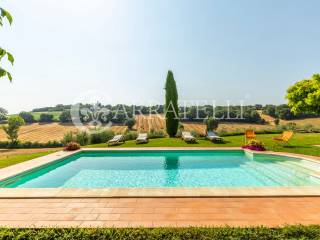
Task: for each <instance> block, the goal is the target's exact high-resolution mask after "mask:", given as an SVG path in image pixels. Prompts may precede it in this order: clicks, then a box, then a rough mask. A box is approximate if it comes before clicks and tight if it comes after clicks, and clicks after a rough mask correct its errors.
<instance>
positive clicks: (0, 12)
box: [0, 7, 14, 81]
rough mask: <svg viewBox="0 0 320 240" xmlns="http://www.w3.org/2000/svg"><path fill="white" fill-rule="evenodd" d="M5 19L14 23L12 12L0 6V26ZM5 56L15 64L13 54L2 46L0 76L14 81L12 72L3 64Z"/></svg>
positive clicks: (0, 48) (0, 50)
mask: <svg viewBox="0 0 320 240" xmlns="http://www.w3.org/2000/svg"><path fill="white" fill-rule="evenodd" d="M5 19H6V20H7V21H8V22H9V24H10V25H11V24H12V16H11V14H10V13H9V12H8V11H7V10H5V9H3V8H2V7H0V27H2V26H3V22H4V20H5ZM5 57H6V58H7V59H8V61H9V62H10V63H11V64H12V65H13V63H14V57H13V56H12V54H11V53H10V52H8V51H6V50H5V49H3V48H2V47H0V78H2V77H8V79H9V80H10V81H12V76H11V74H10V72H8V71H7V70H5V69H4V68H2V66H1V65H2V64H1V61H2V60H3V58H5Z"/></svg>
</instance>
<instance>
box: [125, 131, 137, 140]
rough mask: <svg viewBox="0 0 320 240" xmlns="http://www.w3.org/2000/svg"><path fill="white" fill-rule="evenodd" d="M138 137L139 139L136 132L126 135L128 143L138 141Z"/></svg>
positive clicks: (129, 132)
mask: <svg viewBox="0 0 320 240" xmlns="http://www.w3.org/2000/svg"><path fill="white" fill-rule="evenodd" d="M137 137H138V133H137V132H134V131H127V132H126V133H125V135H124V139H125V140H126V141H130V140H136V138H137Z"/></svg>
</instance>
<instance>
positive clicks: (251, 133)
mask: <svg viewBox="0 0 320 240" xmlns="http://www.w3.org/2000/svg"><path fill="white" fill-rule="evenodd" d="M244 138H245V143H247V141H248V140H252V139H255V138H256V134H255V132H254V131H253V130H246V131H245V133H244Z"/></svg>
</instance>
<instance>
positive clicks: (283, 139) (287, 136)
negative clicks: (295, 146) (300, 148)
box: [273, 131, 293, 143]
mask: <svg viewBox="0 0 320 240" xmlns="http://www.w3.org/2000/svg"><path fill="white" fill-rule="evenodd" d="M292 136H293V132H292V131H284V132H283V133H282V135H281V136H280V137H275V138H273V140H274V141H278V142H283V143H288V142H289V140H290V139H291V138H292Z"/></svg>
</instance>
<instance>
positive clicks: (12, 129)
mask: <svg viewBox="0 0 320 240" xmlns="http://www.w3.org/2000/svg"><path fill="white" fill-rule="evenodd" d="M22 125H24V120H23V119H22V118H21V117H20V116H11V117H9V118H8V124H7V125H5V126H2V129H3V130H4V131H5V133H6V134H7V135H8V139H9V140H10V142H11V144H12V145H14V144H16V143H17V142H18V132H19V129H20V127H21V126H22Z"/></svg>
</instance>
